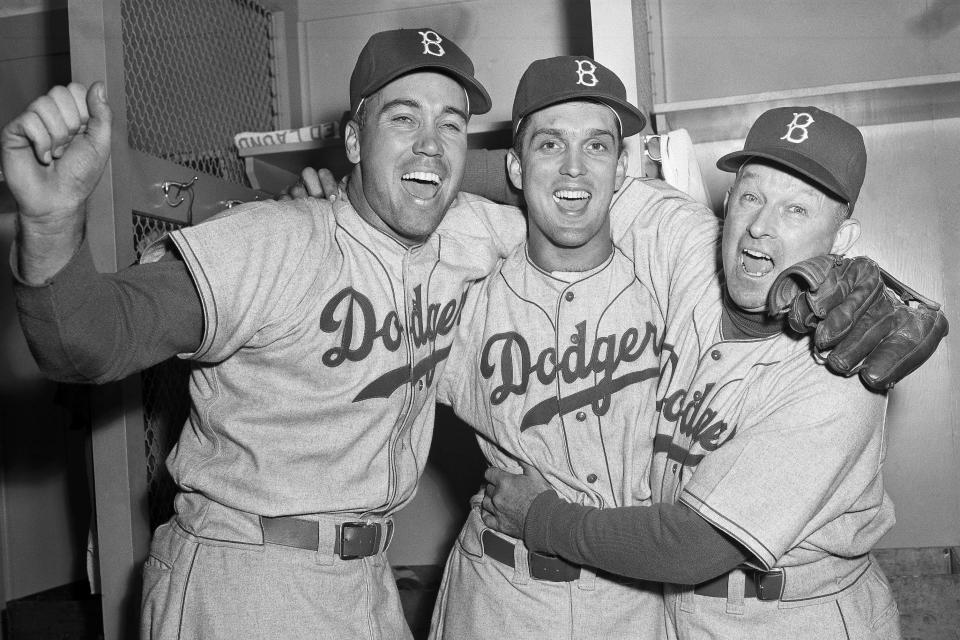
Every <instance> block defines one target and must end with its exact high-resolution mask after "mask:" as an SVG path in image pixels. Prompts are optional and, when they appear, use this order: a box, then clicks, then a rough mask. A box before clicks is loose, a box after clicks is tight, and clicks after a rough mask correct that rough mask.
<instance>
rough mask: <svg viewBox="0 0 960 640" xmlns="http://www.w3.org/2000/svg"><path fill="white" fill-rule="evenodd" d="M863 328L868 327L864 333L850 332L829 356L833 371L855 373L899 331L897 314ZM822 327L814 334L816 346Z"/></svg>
mask: <svg viewBox="0 0 960 640" xmlns="http://www.w3.org/2000/svg"><path fill="white" fill-rule="evenodd" d="M863 326H864V327H866V329H865V330H863V331H851V332H848V333H847V335H846V336H844V337H843V338H842V339H841V340H840V341H839V342H837V343H836V344H835V345H834V347H833V350H832V351H830V353H829V354H828V355H827V357H826V361H827V366H828V367H829V368H830V369H831V370H832V371H835V372H836V373H840V374H843V375H850V374H851V373H854V372H855V370H856V367H857V366H858V365H859V364H860V363H861V362H863V361H864V360H865V359H866V358H867V357H868V356H870V354H871V353H873V352H874V351H875V350H876V348H877V347H878V345H879V344H880V343H881V342H882V341H883V340H885V339H889V336H890V334H892V333H893V332H895V331H896V330H897V328H898V322H897V317H896V314H892V313H891V314H888V315H886V316H884V317H882V318H878V319H876V320H874V319H871V320H870V323H869V324H866V323H865V324H864V325H863ZM822 327H823V324H821V325H820V326H819V327H817V330H816V333H814V344H817V343H819V340H817V334H819V333H820V330H821V328H822Z"/></svg>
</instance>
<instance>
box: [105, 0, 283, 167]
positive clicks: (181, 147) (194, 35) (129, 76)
mask: <svg viewBox="0 0 960 640" xmlns="http://www.w3.org/2000/svg"><path fill="white" fill-rule="evenodd" d="M120 13H121V24H122V33H123V36H122V39H123V55H124V80H125V83H126V92H127V120H128V123H127V124H128V131H129V143H130V146H131V147H132V148H134V149H137V150H139V151H143V152H144V153H149V154H150V155H153V156H156V157H159V158H164V159H166V160H170V161H171V162H175V163H177V164H180V165H183V166H185V167H190V168H191V169H194V170H195V171H201V172H203V173H208V174H211V175H215V176H218V177H220V178H223V179H224V180H229V181H231V182H236V183H239V184H247V179H246V175H245V174H244V171H243V163H242V161H241V160H240V158H239V157H238V156H237V153H236V150H235V149H234V146H233V136H234V134H236V133H239V132H241V131H263V130H272V129H276V128H277V127H276V126H275V125H276V122H277V87H276V78H275V77H274V70H275V65H274V61H273V59H272V56H273V49H272V46H271V38H272V33H271V17H270V13H269V12H268V11H266V10H265V9H264V8H262V7H260V6H259V5H258V4H256V3H255V2H252V1H251V0H123V2H121V4H120Z"/></svg>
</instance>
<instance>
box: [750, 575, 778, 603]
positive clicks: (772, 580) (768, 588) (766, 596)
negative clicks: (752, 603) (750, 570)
mask: <svg viewBox="0 0 960 640" xmlns="http://www.w3.org/2000/svg"><path fill="white" fill-rule="evenodd" d="M753 582H754V585H755V586H756V587H757V600H764V601H771V600H779V599H780V598H781V597H782V596H783V587H784V584H785V582H786V581H785V580H784V575H783V569H771V570H770V571H757V572H755V573H754V574H753Z"/></svg>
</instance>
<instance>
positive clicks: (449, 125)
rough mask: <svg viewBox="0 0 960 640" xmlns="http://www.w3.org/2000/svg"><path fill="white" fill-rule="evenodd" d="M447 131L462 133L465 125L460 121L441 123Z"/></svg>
mask: <svg viewBox="0 0 960 640" xmlns="http://www.w3.org/2000/svg"><path fill="white" fill-rule="evenodd" d="M441 126H442V127H443V128H444V129H445V130H446V131H451V132H453V133H460V132H461V131H463V125H462V124H460V123H458V122H445V123H443V125H441Z"/></svg>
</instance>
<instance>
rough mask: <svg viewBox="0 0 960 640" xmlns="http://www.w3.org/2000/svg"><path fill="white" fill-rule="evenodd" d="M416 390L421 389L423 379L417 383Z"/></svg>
mask: <svg viewBox="0 0 960 640" xmlns="http://www.w3.org/2000/svg"><path fill="white" fill-rule="evenodd" d="M417 391H423V380H421V381H420V382H418V383H417Z"/></svg>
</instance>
